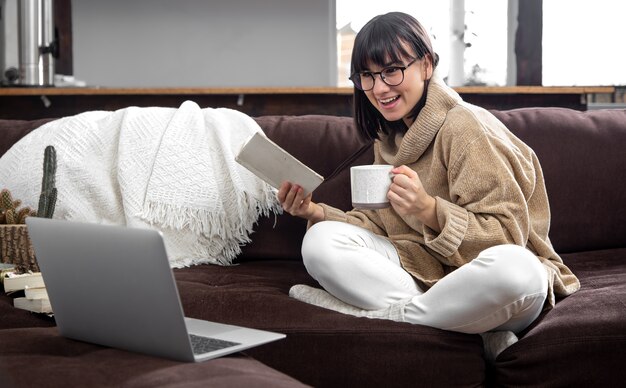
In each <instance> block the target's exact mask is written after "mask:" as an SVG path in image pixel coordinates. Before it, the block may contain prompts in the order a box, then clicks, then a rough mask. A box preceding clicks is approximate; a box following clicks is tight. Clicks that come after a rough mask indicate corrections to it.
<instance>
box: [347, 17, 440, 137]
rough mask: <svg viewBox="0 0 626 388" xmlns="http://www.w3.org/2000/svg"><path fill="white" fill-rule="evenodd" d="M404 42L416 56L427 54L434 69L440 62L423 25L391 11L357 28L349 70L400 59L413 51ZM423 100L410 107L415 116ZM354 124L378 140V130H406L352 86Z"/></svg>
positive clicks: (361, 132)
mask: <svg viewBox="0 0 626 388" xmlns="http://www.w3.org/2000/svg"><path fill="white" fill-rule="evenodd" d="M403 43H404V44H406V45H407V46H408V47H409V48H410V49H412V50H413V51H414V52H415V55H416V56H417V59H422V58H424V57H425V56H427V55H428V56H430V58H431V59H432V66H433V69H434V68H435V67H436V66H437V62H439V56H438V55H437V54H436V53H435V52H434V50H433V47H432V44H431V42H430V37H429V36H428V33H427V32H426V30H425V29H424V27H423V26H422V25H421V24H420V23H419V22H418V21H417V20H416V19H415V18H414V17H413V16H411V15H407V14H405V13H402V12H390V13H387V14H384V15H379V16H376V17H374V18H373V19H372V20H370V21H369V22H367V24H366V25H365V26H364V27H363V28H362V29H361V31H359V33H358V34H357V35H356V38H355V40H354V48H353V49H352V64H351V66H350V73H351V74H354V73H358V72H360V71H364V70H366V69H367V68H368V66H369V65H370V64H371V63H374V64H376V65H379V66H385V65H386V63H387V62H389V60H391V62H401V61H402V60H403V59H405V58H407V57H411V56H412V55H413V54H412V53H409V52H407V50H406V49H405V47H403ZM425 98H426V93H424V96H422V100H423V101H422V100H420V102H418V104H417V105H416V106H415V107H414V108H413V110H412V111H411V114H412V115H414V116H415V117H417V114H418V113H419V110H420V109H421V107H422V106H423V104H424V102H425ZM354 123H355V125H356V128H357V130H358V131H359V133H360V134H361V136H362V137H363V138H364V139H366V140H372V139H378V138H379V133H380V132H382V133H385V134H389V132H390V131H393V132H395V131H403V132H404V131H406V126H405V124H404V122H403V121H402V120H399V121H394V122H390V121H387V120H385V118H384V117H383V116H382V115H381V114H380V112H379V111H378V110H377V109H376V107H374V106H372V104H371V103H370V101H369V100H368V99H367V96H366V95H365V92H364V91H362V90H360V89H357V88H354Z"/></svg>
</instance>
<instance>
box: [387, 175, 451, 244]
mask: <svg viewBox="0 0 626 388" xmlns="http://www.w3.org/2000/svg"><path fill="white" fill-rule="evenodd" d="M391 173H392V174H394V175H395V176H394V177H393V182H392V183H391V186H390V187H389V192H388V193H387V198H389V202H390V203H391V206H392V207H393V209H394V210H395V211H396V213H398V215H400V216H401V217H402V218H405V217H416V218H417V219H418V220H419V221H420V222H422V223H423V224H426V225H427V226H429V227H430V228H431V229H433V230H435V231H437V232H440V231H441V228H440V226H439V221H438V220H437V201H436V200H435V198H433V197H431V196H430V195H429V194H428V193H427V192H426V190H425V189H424V186H423V185H422V181H421V180H420V178H419V176H418V174H417V172H415V171H413V170H412V169H410V168H409V167H407V166H405V165H402V166H399V167H396V168H394V169H393V170H391Z"/></svg>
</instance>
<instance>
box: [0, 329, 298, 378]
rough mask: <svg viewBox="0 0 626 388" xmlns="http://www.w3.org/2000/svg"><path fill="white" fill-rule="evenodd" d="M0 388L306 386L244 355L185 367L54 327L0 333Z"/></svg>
mask: <svg viewBox="0 0 626 388" xmlns="http://www.w3.org/2000/svg"><path fill="white" fill-rule="evenodd" d="M0 343H2V346H1V347H0V376H2V377H1V381H0V386H2V387H122V386H123V387H157V386H158V387H231V388H239V387H285V388H286V387H305V386H306V385H304V384H302V383H300V382H298V381H297V380H295V379H293V378H291V377H289V376H286V375H285V374H283V373H280V372H278V371H276V370H273V369H272V368H270V367H268V366H266V365H263V364H262V363H261V362H259V361H256V360H254V359H252V358H250V357H247V356H245V355H243V354H241V353H240V354H237V355H233V356H229V357H222V358H218V359H214V360H209V361H206V362H202V363H183V362H176V361H171V360H167V359H162V358H156V357H151V356H145V355H141V354H137V353H130V352H125V351H122V350H117V349H110V348H105V347H102V346H97V345H92V344H88V343H84V342H79V341H73V340H70V339H66V338H63V337H61V336H60V335H59V333H58V330H57V329H56V328H24V329H11V330H8V329H7V330H0Z"/></svg>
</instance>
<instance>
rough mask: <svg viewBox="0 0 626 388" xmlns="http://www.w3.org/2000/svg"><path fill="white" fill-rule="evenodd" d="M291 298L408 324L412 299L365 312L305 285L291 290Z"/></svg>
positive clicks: (327, 307) (362, 315) (358, 315)
mask: <svg viewBox="0 0 626 388" xmlns="http://www.w3.org/2000/svg"><path fill="white" fill-rule="evenodd" d="M289 296H290V297H292V298H295V299H298V300H300V301H302V302H306V303H309V304H312V305H315V306H318V307H323V308H326V309H329V310H333V311H337V312H340V313H343V314H348V315H354V316H355V317H366V318H374V319H389V320H392V321H396V322H406V321H405V319H404V307H405V306H406V304H407V303H409V302H410V301H411V299H412V298H407V299H405V300H401V301H400V302H398V303H394V304H392V305H390V306H389V307H387V308H384V309H380V310H363V309H360V308H358V307H355V306H352V305H350V304H347V303H345V302H343V301H341V300H339V299H337V298H335V297H334V296H332V295H331V294H329V293H328V292H327V291H325V290H322V289H319V288H314V287H309V286H307V285H304V284H296V285H295V286H293V287H291V289H290V290H289Z"/></svg>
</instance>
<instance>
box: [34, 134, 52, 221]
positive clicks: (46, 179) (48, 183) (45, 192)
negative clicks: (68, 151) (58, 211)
mask: <svg viewBox="0 0 626 388" xmlns="http://www.w3.org/2000/svg"><path fill="white" fill-rule="evenodd" d="M56 170H57V154H56V150H55V149H54V147H53V146H50V145H49V146H47V147H46V150H45V151H44V158H43V177H42V179H41V195H40V196H39V208H38V209H37V216H38V217H44V218H52V215H53V214H54V207H55V204H56V200H57V189H56V187H55V185H54V181H55V175H56Z"/></svg>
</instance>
